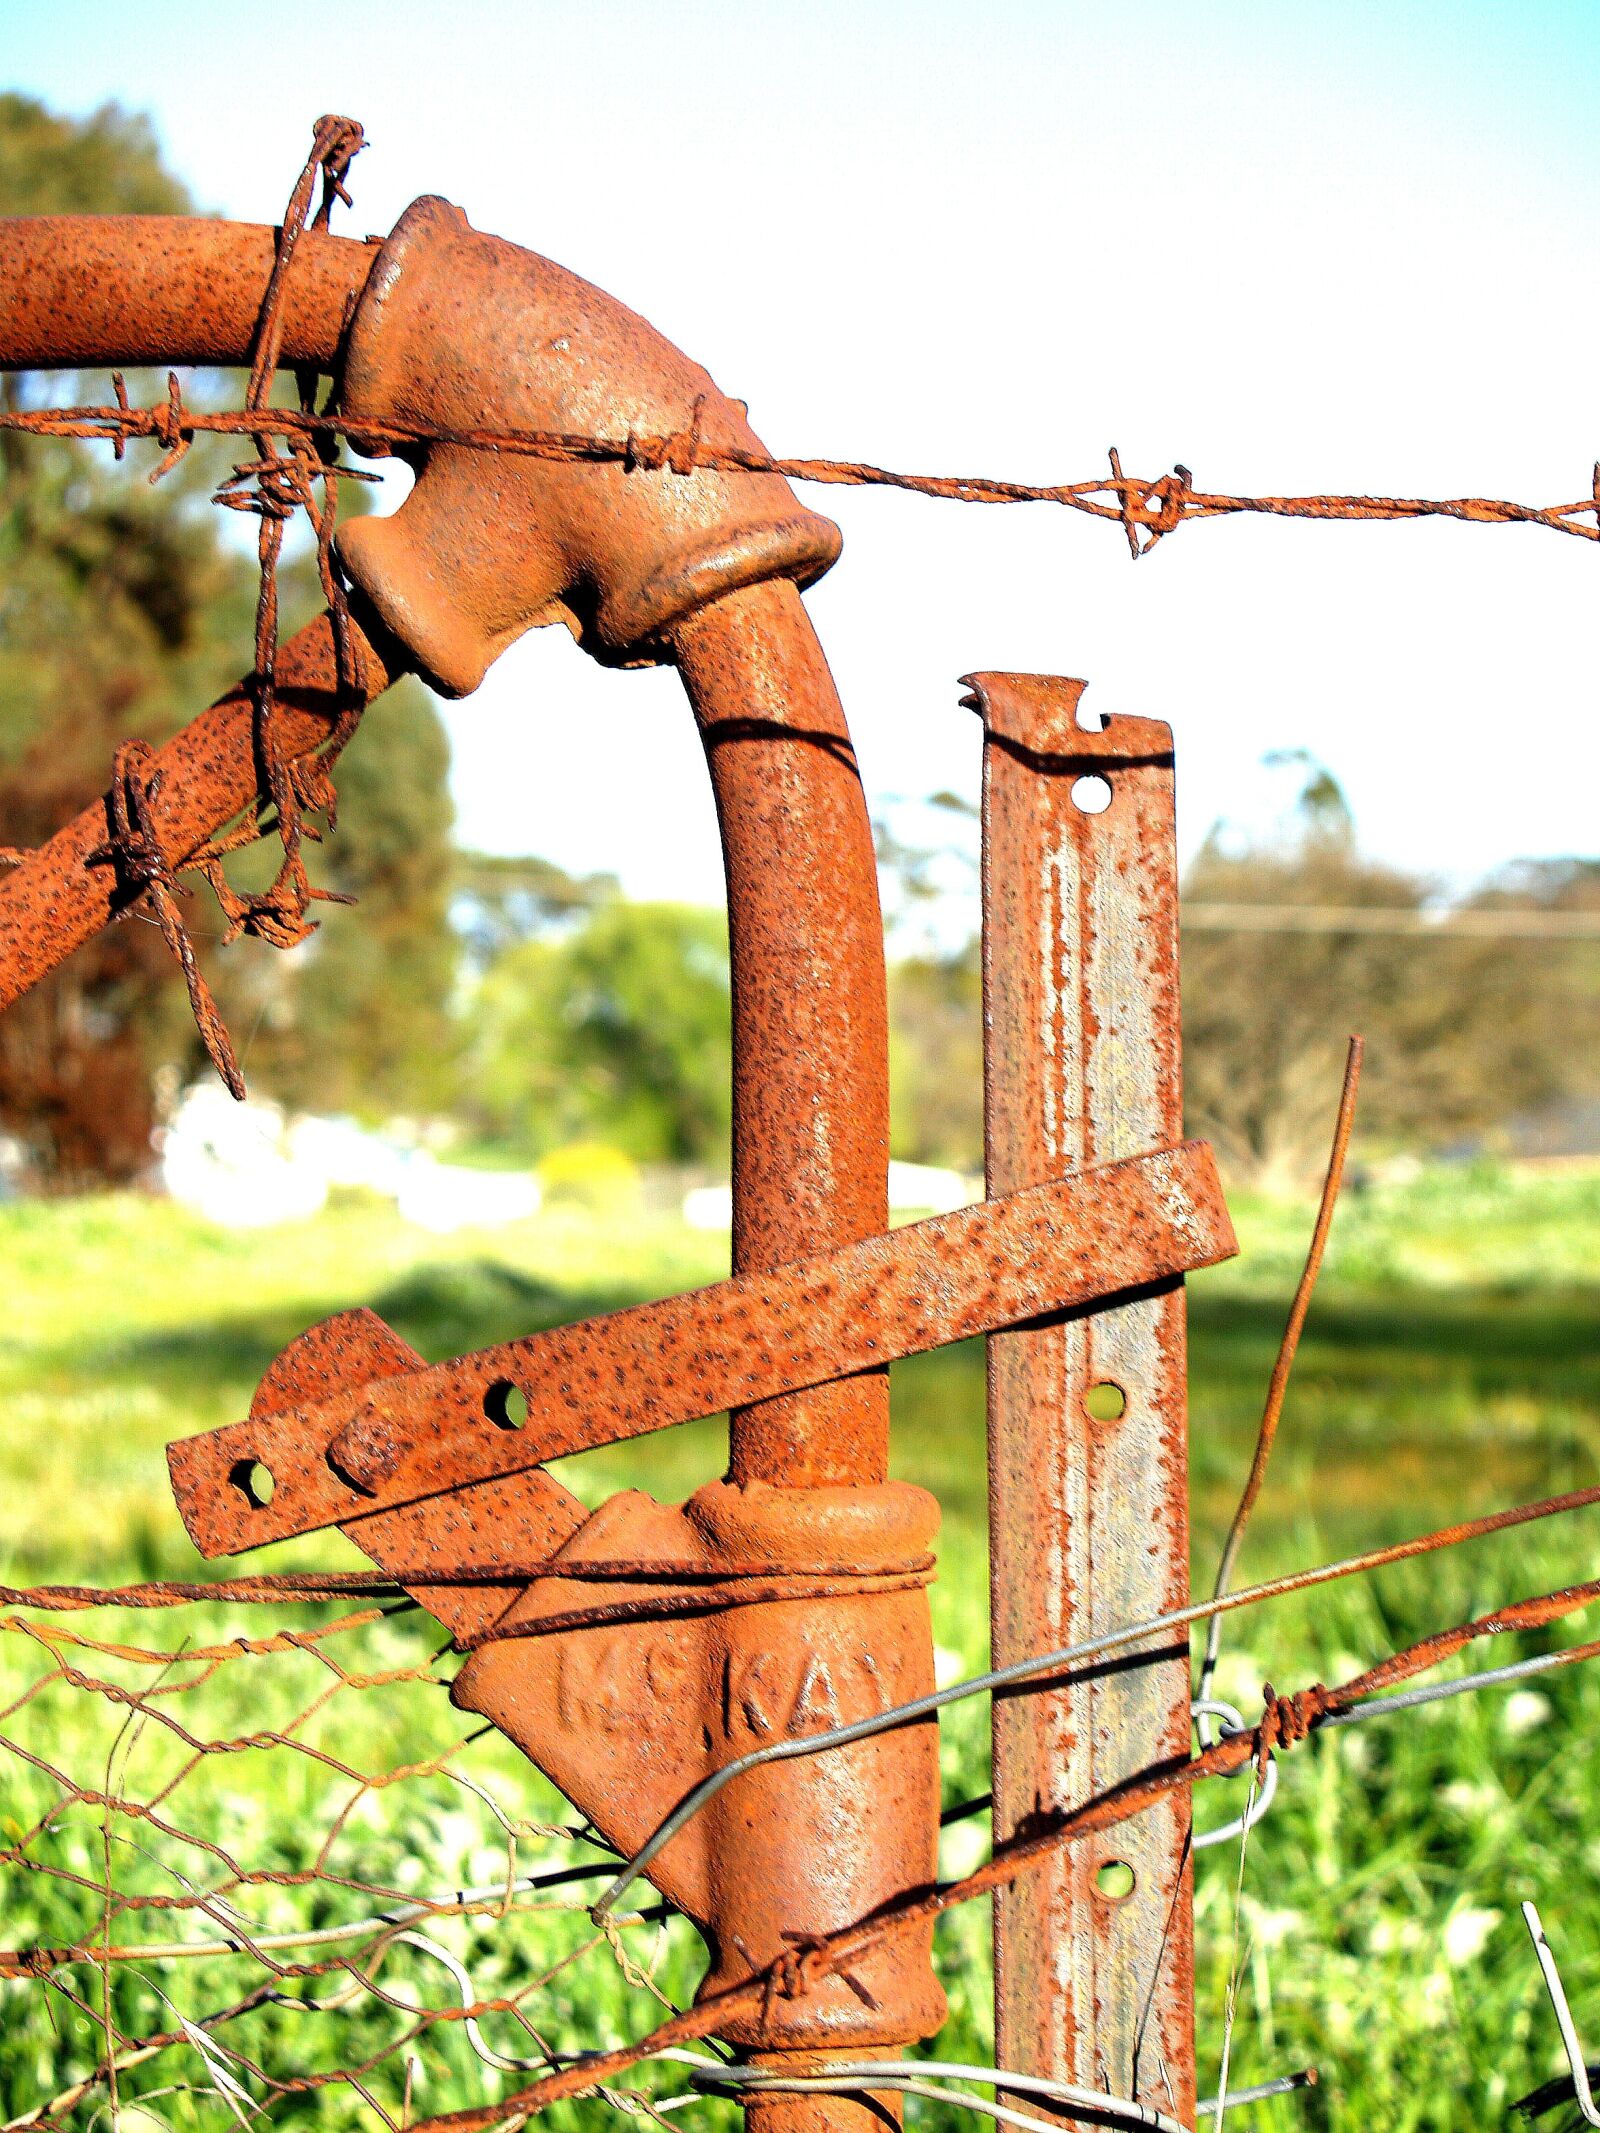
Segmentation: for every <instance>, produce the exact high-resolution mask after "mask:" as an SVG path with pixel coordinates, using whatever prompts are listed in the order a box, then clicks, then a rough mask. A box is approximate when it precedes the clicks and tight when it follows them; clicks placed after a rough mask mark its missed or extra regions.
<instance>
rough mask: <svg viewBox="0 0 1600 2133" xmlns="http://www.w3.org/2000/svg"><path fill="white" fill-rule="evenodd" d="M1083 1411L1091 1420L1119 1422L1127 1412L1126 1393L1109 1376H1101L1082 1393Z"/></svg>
mask: <svg viewBox="0 0 1600 2133" xmlns="http://www.w3.org/2000/svg"><path fill="white" fill-rule="evenodd" d="M1083 1411H1084V1413H1085V1414H1086V1415H1087V1416H1088V1417H1089V1420H1090V1421H1091V1422H1120V1421H1121V1420H1122V1418H1123V1416H1124V1415H1125V1414H1126V1413H1127V1412H1128V1395H1127V1394H1126V1393H1125V1392H1124V1391H1123V1389H1122V1387H1121V1386H1120V1385H1114V1384H1113V1383H1112V1381H1111V1380H1110V1378H1102V1379H1101V1380H1100V1382H1099V1384H1098V1385H1091V1386H1090V1387H1089V1390H1088V1391H1087V1392H1086V1393H1085V1394H1084V1396H1083Z"/></svg>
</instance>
